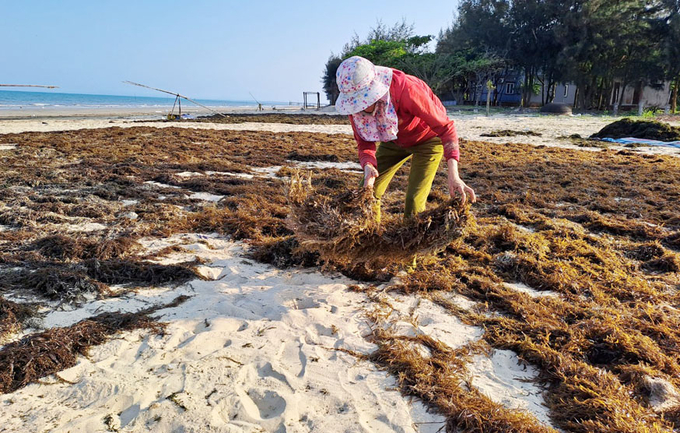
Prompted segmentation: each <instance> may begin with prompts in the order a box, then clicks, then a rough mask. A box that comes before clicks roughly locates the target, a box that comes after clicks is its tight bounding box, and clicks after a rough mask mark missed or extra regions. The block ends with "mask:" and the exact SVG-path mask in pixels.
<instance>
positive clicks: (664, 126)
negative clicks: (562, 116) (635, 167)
mask: <svg viewBox="0 0 680 433" xmlns="http://www.w3.org/2000/svg"><path fill="white" fill-rule="evenodd" d="M625 137H635V138H644V139H648V140H659V141H678V140H680V128H678V127H675V126H671V125H669V124H668V123H664V122H658V121H655V120H632V119H629V118H625V119H621V120H617V121H616V122H614V123H610V124H609V125H607V126H605V127H604V128H602V129H601V130H600V131H599V132H596V133H595V134H593V135H591V138H625Z"/></svg>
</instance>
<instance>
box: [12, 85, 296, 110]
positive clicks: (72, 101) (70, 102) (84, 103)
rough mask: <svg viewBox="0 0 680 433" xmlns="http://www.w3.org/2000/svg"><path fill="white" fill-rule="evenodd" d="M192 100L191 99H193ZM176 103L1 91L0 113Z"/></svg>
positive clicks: (230, 104)
mask: <svg viewBox="0 0 680 433" xmlns="http://www.w3.org/2000/svg"><path fill="white" fill-rule="evenodd" d="M192 99H193V98H192ZM195 101H197V102H199V103H201V104H202V105H205V106H206V107H257V104H256V103H255V101H252V100H251V101H227V100H210V99H195ZM174 102H175V98H173V97H172V96H168V97H167V98H166V97H162V96H161V97H152V96H116V95H87V94H78V93H57V92H25V91H18V90H0V110H3V109H5V110H17V109H22V108H31V109H35V108H68V107H80V108H153V107H158V108H170V107H172V105H173V103H174ZM260 102H261V103H262V105H264V106H271V105H277V106H279V105H289V103H288V102H276V101H260ZM182 106H186V107H196V105H195V104H193V103H191V102H190V101H187V100H185V99H182Z"/></svg>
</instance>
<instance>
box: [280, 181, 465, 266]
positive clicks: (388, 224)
mask: <svg viewBox="0 0 680 433" xmlns="http://www.w3.org/2000/svg"><path fill="white" fill-rule="evenodd" d="M288 201H289V205H290V208H291V213H290V215H289V218H288V224H289V227H290V228H291V229H292V230H293V231H294V232H295V235H296V236H297V238H298V239H299V241H300V245H301V246H303V247H305V248H307V249H311V250H316V251H319V252H320V253H321V255H322V256H323V258H324V259H326V260H329V261H332V262H334V263H344V264H346V263H357V262H368V263H376V264H378V263H380V264H390V263H394V262H405V261H408V260H409V259H411V258H412V257H413V256H414V255H416V254H427V253H431V252H433V251H436V250H439V249H441V248H444V247H446V245H448V244H449V243H451V242H452V241H453V240H455V239H457V238H459V237H461V236H462V235H463V233H464V231H465V228H466V227H467V226H468V224H470V223H472V221H473V219H472V216H471V214H470V210H469V205H468V206H464V205H462V204H461V203H460V201H459V200H455V199H452V200H449V201H447V202H444V203H442V204H440V205H439V206H438V207H436V208H433V209H430V210H428V211H425V212H422V213H420V214H418V215H416V216H415V217H413V218H407V219H402V218H401V217H398V216H396V215H386V216H385V220H384V221H382V223H381V221H380V219H379V218H378V213H377V212H378V206H377V203H376V199H375V198H374V197H373V191H372V190H370V189H368V188H362V189H360V190H354V191H347V192H343V193H341V194H339V195H336V196H334V197H329V196H326V195H322V194H316V191H315V189H314V188H313V187H312V184H311V180H310V178H309V177H305V176H302V175H300V174H299V173H297V174H295V175H293V176H291V180H290V184H289V190H288Z"/></svg>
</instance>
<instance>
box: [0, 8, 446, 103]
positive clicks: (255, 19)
mask: <svg viewBox="0 0 680 433" xmlns="http://www.w3.org/2000/svg"><path fill="white" fill-rule="evenodd" d="M456 8H457V0H450V1H441V0H434V1H427V0H424V1H405V0H391V1H371V0H363V1H360V0H357V1H355V0H348V1H342V2H328V1H321V0H317V1H269V0H261V1H258V0H250V1H247V0H243V1H216V0H194V1H189V0H185V1H172V0H165V1H156V0H154V1H150V0H149V1H144V0H138V1H124V0H121V1H109V0H94V1H93V0H88V1H76V0H60V1H48V0H45V1H37V0H35V1H34V0H22V1H15V0H0V17H1V18H0V38H1V39H0V40H2V41H3V42H2V54H1V56H2V57H1V58H2V60H1V61H0V62H1V63H0V83H3V84H53V85H58V86H60V89H59V90H58V91H60V92H66V93H95V94H113V95H138V96H159V95H156V94H155V93H154V92H152V91H147V90H144V89H140V88H136V87H133V86H130V85H126V84H122V83H121V82H122V81H124V80H130V81H136V82H140V83H145V84H149V85H152V86H154V87H160V88H165V89H168V90H173V91H176V92H180V93H183V94H184V95H187V96H189V97H194V98H204V99H231V100H249V99H250V95H249V94H248V93H249V92H252V94H253V95H254V96H255V97H256V98H258V99H260V100H269V101H300V100H301V99H302V92H303V91H321V75H322V72H323V67H324V64H325V63H326V60H327V59H328V57H329V55H330V54H331V52H334V53H339V52H340V51H341V49H342V47H343V45H344V44H345V43H346V42H348V41H349V40H350V39H351V38H352V36H353V35H354V34H355V33H357V34H358V35H359V36H360V37H361V38H363V37H365V36H366V35H367V34H368V32H369V30H370V29H371V28H372V27H375V26H376V24H377V22H378V20H381V21H382V22H383V23H384V24H386V25H389V26H391V25H393V24H394V23H396V22H400V21H401V20H402V19H404V20H405V21H406V22H407V23H409V24H413V25H414V26H415V32H416V34H419V35H424V34H431V35H435V36H436V35H437V34H438V33H439V31H440V30H441V29H444V28H446V27H449V26H450V25H451V23H452V21H453V16H454V12H455V9H456Z"/></svg>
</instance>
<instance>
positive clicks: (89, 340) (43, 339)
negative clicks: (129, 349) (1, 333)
mask: <svg viewBox="0 0 680 433" xmlns="http://www.w3.org/2000/svg"><path fill="white" fill-rule="evenodd" d="M185 299H186V297H184V298H181V299H180V298H178V299H175V300H174V301H173V302H171V303H169V304H167V305H160V306H156V307H152V308H149V309H146V310H143V311H140V312H137V313H120V312H113V313H103V314H100V315H98V316H94V317H90V318H89V319H85V320H82V321H80V322H78V323H76V324H75V325H72V326H69V327H66V328H52V329H48V330H46V331H43V332H39V333H36V334H32V335H29V336H26V337H24V338H22V339H21V340H19V341H15V342H12V343H10V344H8V345H6V346H4V347H3V348H2V349H0V393H1V394H4V393H10V392H13V391H16V390H17V389H20V388H23V387H24V386H26V385H28V384H30V383H33V382H36V381H38V379H40V378H43V377H45V376H48V375H50V374H54V373H57V372H59V371H61V370H64V369H67V368H69V367H72V366H74V365H75V364H76V360H77V357H78V355H83V356H85V355H87V353H88V349H89V348H90V347H92V346H95V345H98V344H102V343H104V342H105V341H106V340H107V339H108V338H110V337H111V336H112V335H115V334H117V333H119V332H124V331H132V330H135V329H148V330H150V331H151V332H155V333H160V332H162V331H163V329H164V324H162V323H159V322H157V321H156V320H155V319H154V318H152V317H150V314H152V313H154V312H156V311H158V310H160V309H162V308H170V307H173V306H177V305H178V303H181V302H182V301H183V300H185Z"/></svg>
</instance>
